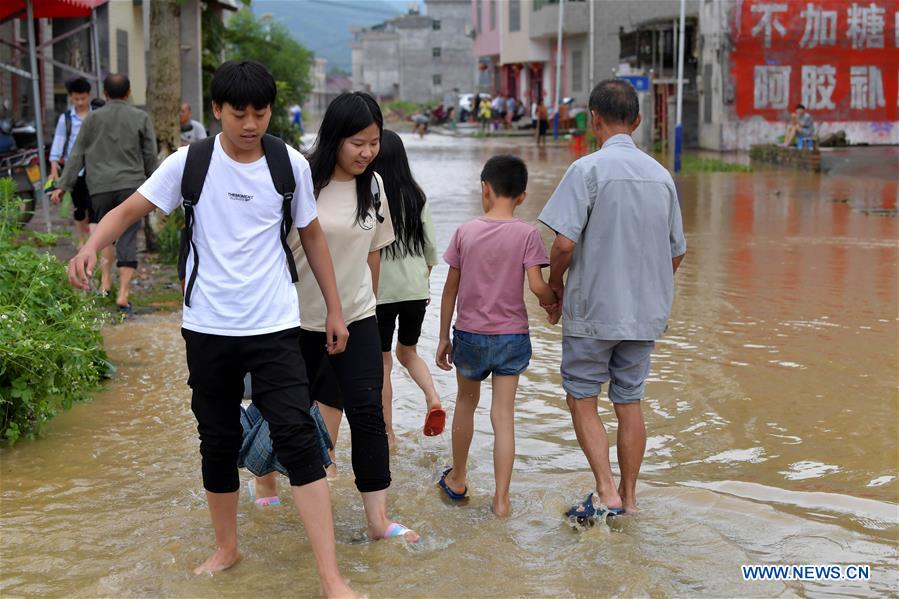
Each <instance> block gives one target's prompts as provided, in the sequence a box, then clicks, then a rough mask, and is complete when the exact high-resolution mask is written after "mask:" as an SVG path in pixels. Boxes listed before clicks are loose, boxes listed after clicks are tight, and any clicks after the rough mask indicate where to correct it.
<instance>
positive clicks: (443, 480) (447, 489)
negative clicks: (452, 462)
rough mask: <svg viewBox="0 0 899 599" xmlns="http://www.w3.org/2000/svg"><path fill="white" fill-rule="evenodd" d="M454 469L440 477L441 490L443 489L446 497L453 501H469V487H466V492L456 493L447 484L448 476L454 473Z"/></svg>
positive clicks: (444, 472) (447, 470)
mask: <svg viewBox="0 0 899 599" xmlns="http://www.w3.org/2000/svg"><path fill="white" fill-rule="evenodd" d="M452 470H453V467H452V466H450V467H449V468H447V469H446V470H444V471H443V476H441V477H440V481H439V482H438V483H437V484H438V485H440V488H441V489H443V491H444V493H446V496H447V497H449V498H450V499H451V500H452V501H462V500H463V499H468V487H465V490H463V491H462V493H456V492H455V491H453V490H452V489H450V487H449V485H448V484H446V475H447V474H449V473H450V472H452Z"/></svg>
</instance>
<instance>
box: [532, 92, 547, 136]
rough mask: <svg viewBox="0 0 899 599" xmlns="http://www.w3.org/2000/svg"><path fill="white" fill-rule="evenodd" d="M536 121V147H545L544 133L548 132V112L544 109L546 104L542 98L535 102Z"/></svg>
mask: <svg viewBox="0 0 899 599" xmlns="http://www.w3.org/2000/svg"><path fill="white" fill-rule="evenodd" d="M535 117H536V120H537V145H538V146H541V145H542V146H545V145H546V132H547V131H549V110H547V109H546V103H545V102H544V101H543V98H540V99H539V100H537V110H536V111H535Z"/></svg>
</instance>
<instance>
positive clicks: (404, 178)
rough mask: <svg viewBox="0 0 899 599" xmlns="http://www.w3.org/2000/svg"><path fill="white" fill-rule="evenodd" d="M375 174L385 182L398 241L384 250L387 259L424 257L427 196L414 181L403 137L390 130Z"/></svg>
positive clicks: (385, 190)
mask: <svg viewBox="0 0 899 599" xmlns="http://www.w3.org/2000/svg"><path fill="white" fill-rule="evenodd" d="M375 170H377V171H378V174H379V175H381V179H382V180H383V181H384V193H386V194H387V202H388V203H389V204H390V218H391V219H392V220H393V233H394V236H395V237H396V241H395V242H394V243H392V244H390V245H388V246H387V247H386V248H384V249H383V250H381V251H382V252H383V253H384V255H385V256H387V257H388V258H402V257H404V256H423V255H424V252H425V230H424V223H422V220H421V211H422V209H423V208H424V206H425V201H426V198H425V192H423V191H422V190H421V187H419V186H418V183H416V182H415V179H414V178H413V177H412V171H411V170H409V160H408V158H406V148H405V147H404V146H403V140H401V139H400V136H399V135H397V134H396V133H394V132H393V131H391V130H389V129H384V131H383V132H381V151H380V152H379V153H378V157H377V158H376V159H375Z"/></svg>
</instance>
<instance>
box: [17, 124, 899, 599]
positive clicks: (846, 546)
mask: <svg viewBox="0 0 899 599" xmlns="http://www.w3.org/2000/svg"><path fill="white" fill-rule="evenodd" d="M405 140H406V143H407V147H408V150H409V154H410V159H411V162H412V166H413V170H414V171H415V174H416V176H417V178H418V180H419V182H420V183H421V185H422V187H423V188H424V189H425V190H426V191H427V193H428V195H429V197H430V200H431V202H432V206H433V208H432V210H433V213H434V220H435V222H436V223H437V241H438V246H439V247H440V249H441V250H443V248H445V246H446V244H447V242H448V241H449V238H450V235H451V234H452V232H453V230H454V229H455V227H456V226H457V225H458V224H460V223H462V222H463V221H465V220H466V219H468V218H471V217H473V216H476V215H477V214H478V213H479V212H480V203H479V196H478V184H477V182H478V173H479V171H480V168H481V165H482V164H483V161H484V160H485V159H486V157H488V156H489V155H491V154H492V153H495V152H500V151H512V152H515V153H518V154H520V155H522V156H523V157H524V158H525V159H526V160H527V161H528V164H529V165H530V169H531V180H530V185H529V196H528V199H527V201H526V203H525V204H524V205H523V206H522V207H521V209H520V215H521V216H522V217H523V218H525V219H528V220H531V221H533V220H535V219H536V216H537V214H538V212H539V210H540V208H541V206H542V204H543V203H544V202H545V201H546V199H547V197H548V195H549V193H550V192H551V191H552V189H553V187H554V186H555V184H556V183H557V182H558V180H559V179H560V177H561V175H562V174H563V173H564V170H565V168H566V166H567V164H568V163H569V161H570V160H571V157H570V155H569V154H568V153H567V151H566V150H564V149H550V150H546V151H541V152H538V151H537V150H535V149H532V148H529V147H520V146H519V147H513V146H504V145H502V142H482V141H475V140H458V139H451V138H445V137H438V136H429V137H428V138H426V139H425V140H419V139H417V138H414V139H413V138H411V137H408V136H406V137H405ZM885 155H886V156H887V157H888V158H889V159H891V160H899V155H897V154H896V152H895V151H893V152H890V151H887V152H886V154H885ZM679 186H680V189H681V195H682V205H683V212H684V219H685V230H686V232H687V238H688V242H689V254H688V256H687V259H686V261H685V262H684V264H683V266H682V268H681V270H680V271H679V272H678V275H677V297H676V301H675V306H674V310H673V313H672V316H671V323H670V328H669V330H668V333H667V335H666V336H665V337H664V338H663V339H662V340H661V341H660V342H659V343H658V347H657V351H656V353H655V355H654V362H653V370H652V375H651V380H650V383H649V385H648V392H647V393H648V395H647V398H646V400H645V402H644V411H645V416H646V421H647V428H648V435H649V441H648V445H647V451H646V459H645V462H644V467H643V474H642V478H641V485H640V487H639V503H640V508H641V512H640V513H639V515H637V516H635V517H628V518H625V519H620V520H618V521H616V522H614V523H612V524H611V526H608V527H606V526H598V527H595V528H593V529H590V530H588V531H586V532H574V531H572V530H571V529H570V528H569V527H568V526H567V525H566V524H565V523H564V521H563V518H562V517H561V513H562V511H563V509H564V508H565V507H566V506H567V505H568V504H569V503H571V502H572V501H574V500H577V499H579V498H580V497H582V495H583V494H584V493H585V492H586V491H587V489H589V488H590V486H591V482H592V477H591V476H590V474H589V471H588V468H587V463H586V460H585V459H584V457H583V455H582V454H581V452H580V450H579V448H578V446H577V442H576V440H575V436H574V432H573V430H572V428H571V424H570V419H569V416H568V414H567V411H566V408H565V403H564V398H563V396H562V394H561V392H560V384H559V374H558V364H559V347H560V340H561V339H560V330H559V329H558V328H553V327H549V326H548V325H546V324H545V323H544V322H542V321H541V319H540V315H539V313H538V312H539V307H538V306H537V303H536V301H535V300H534V299H533V298H529V299H528V306H529V309H530V311H531V325H532V336H533V340H534V358H533V360H532V362H531V366H530V369H529V370H528V371H527V373H526V374H525V375H524V376H523V378H522V385H521V391H520V393H519V398H518V403H517V435H518V439H517V461H516V466H515V474H514V477H513V483H512V492H513V495H512V505H513V512H514V514H513V516H512V517H511V518H509V519H507V520H497V519H496V518H494V517H492V516H491V515H490V512H489V506H490V497H491V493H492V484H493V480H492V465H491V435H490V422H489V409H488V406H489V390H488V389H486V388H485V390H484V392H483V394H482V408H481V409H480V411H479V413H478V417H477V421H476V430H477V434H476V436H475V440H474V445H473V449H472V455H471V467H472V475H471V476H472V478H471V481H470V487H471V500H470V501H469V503H468V504H467V505H465V506H455V505H447V504H446V503H445V502H444V501H443V500H442V497H441V494H440V493H439V492H438V490H437V489H436V487H435V486H434V482H435V480H436V477H437V474H438V473H439V469H440V468H441V467H442V466H443V465H444V464H446V463H447V462H448V460H449V444H448V442H449V440H448V435H444V436H443V437H440V438H437V439H436V440H429V439H425V438H424V437H422V436H421V435H420V433H419V430H420V426H421V423H422V419H423V416H424V412H423V405H424V404H423V400H422V398H421V397H420V395H419V394H418V393H417V391H416V388H415V386H414V383H412V381H411V379H409V377H408V376H406V375H405V373H403V372H400V371H398V370H397V371H395V372H394V381H395V383H394V384H395V388H396V396H397V397H396V400H395V402H394V412H395V416H394V418H395V421H396V428H397V433H398V442H399V447H398V449H397V451H396V452H395V453H394V454H393V456H392V464H391V465H392V471H393V478H394V484H393V487H392V492H391V506H392V511H393V513H394V514H395V515H396V517H397V518H398V519H399V520H400V521H402V522H404V523H405V524H407V525H409V526H413V527H415V528H416V529H417V530H418V531H419V532H420V533H421V534H422V535H423V540H422V541H421V542H420V543H419V544H417V545H415V546H412V545H403V544H402V543H401V542H379V543H370V542H365V541H364V535H363V529H364V516H363V512H362V506H361V502H360V500H359V497H358V495H357V494H356V493H355V491H354V487H353V484H352V476H351V473H350V471H349V451H348V449H349V448H348V445H347V439H348V435H346V434H345V432H346V431H344V435H343V438H342V439H341V444H340V448H339V451H338V463H339V464H340V465H341V466H342V470H341V476H340V477H339V478H338V480H337V481H336V482H335V483H334V484H333V486H332V491H333V504H334V513H335V521H336V533H337V539H338V556H339V559H340V564H341V567H342V569H343V571H344V573H345V574H346V576H347V577H349V579H350V580H351V582H352V584H353V585H354V586H355V587H356V588H357V589H359V590H361V591H364V592H366V593H368V594H369V595H370V596H371V597H400V596H415V597H437V596H473V597H474V596H478V597H488V596H489V597H520V596H537V595H546V596H563V597H564V596H583V597H593V596H608V595H617V596H633V595H641V596H645V595H653V596H716V597H724V596H728V597H730V596H792V595H798V596H828V595H833V596H844V595H854V596H873V595H878V596H879V595H884V594H892V595H895V594H896V593H899V583H897V577H899V571H897V563H899V559H897V558H899V552H897V549H899V543H897V532H899V523H897V520H899V508H897V505H899V499H897V492H899V482H897V480H896V476H897V461H899V457H897V399H899V397H897V328H899V325H897V252H899V241H897V239H899V220H897V219H896V218H891V217H889V216H888V214H889V213H890V210H893V211H895V208H896V201H897V194H899V191H897V182H896V181H895V179H893V180H890V179H889V178H876V177H871V176H866V177H864V178H862V177H856V178H852V177H850V176H845V175H839V176H836V175H831V176H816V175H809V174H796V173H791V172H784V171H771V172H756V173H749V174H743V173H739V174H733V173H721V174H714V173H713V174H701V175H692V176H685V177H682V178H681V179H680V181H679ZM872 209H878V210H872ZM880 209H882V210H880ZM885 214H886V215H887V216H884V215H885ZM545 238H546V240H547V242H549V240H550V236H549V234H548V233H546V235H545ZM445 274H446V269H445V267H438V268H436V269H435V272H434V276H433V280H432V297H433V298H435V299H436V298H438V297H439V294H440V291H441V289H442V279H443V278H444V277H445ZM437 303H438V302H436V301H435V303H434V304H433V307H432V308H431V309H430V311H429V313H428V316H427V320H426V323H425V326H424V334H423V337H422V340H421V344H420V351H421V353H422V354H423V355H424V356H425V357H426V359H427V360H428V362H429V363H432V362H433V353H434V351H435V349H436V335H437V324H438V313H437V312H438V310H437ZM178 327H179V315H178V314H170V315H148V316H139V317H137V318H135V319H134V320H133V322H131V323H129V324H127V325H126V326H116V327H111V328H109V329H108V330H107V331H106V344H107V348H108V350H109V353H110V355H111V357H112V359H113V360H114V361H115V362H116V363H117V365H118V366H119V374H118V376H117V378H116V379H115V380H114V381H113V382H111V383H110V384H109V385H108V386H107V387H106V388H105V389H104V390H103V391H102V392H100V393H98V394H97V396H96V398H95V400H94V401H93V402H92V403H89V404H84V405H79V406H77V407H75V408H74V409H73V410H71V411H70V412H68V413H65V414H62V415H60V416H59V417H58V418H56V419H55V420H54V421H53V422H52V423H51V424H50V426H49V428H48V432H47V434H46V436H45V437H44V438H42V439H40V440H39V441H37V442H24V443H20V444H19V445H17V446H16V447H14V448H12V449H4V450H2V451H0V459H2V479H0V482H2V485H0V486H2V492H0V499H2V508H0V526H2V528H0V535H2V543H0V564H2V567H0V593H2V594H3V596H4V597H17V596H29V597H33V596H54V597H58V596H71V597H121V596H154V597H155V596H179V597H181V596H195V597H213V596H260V597H265V596H270V597H286V596H315V595H316V594H317V591H318V585H317V582H316V576H315V569H314V565H313V563H312V557H311V554H310V550H309V546H308V543H307V541H306V538H305V534H304V532H303V529H302V526H301V525H300V524H299V522H298V520H297V519H296V518H295V517H294V516H293V514H292V512H291V510H290V509H289V505H288V506H286V507H283V508H280V509H265V510H260V509H256V508H255V507H254V506H253V504H252V503H251V502H250V501H249V499H248V498H247V496H246V495H245V494H243V495H242V497H241V502H240V516H239V518H240V522H239V525H240V537H241V543H242V547H241V549H242V553H243V556H244V561H243V562H242V563H241V564H239V565H238V566H237V567H236V568H234V569H232V570H230V571H228V572H224V573H221V574H218V575H216V576H210V577H201V578H195V577H193V576H192V575H190V573H189V572H190V567H191V566H192V565H195V564H196V563H197V562H199V561H201V560H202V558H204V557H205V555H206V553H207V552H208V551H209V550H210V548H211V544H212V536H211V531H210V527H209V524H208V515H207V511H206V505H205V500H204V496H203V493H202V489H201V485H200V479H199V456H198V453H197V446H198V442H197V440H196V433H195V423H194V420H193V417H192V415H191V412H190V408H189V391H188V388H187V387H186V386H185V384H184V382H185V379H186V374H187V373H186V368H185V364H184V357H183V342H182V340H181V337H180V334H179V329H178ZM433 371H434V374H435V377H436V381H437V385H438V388H439V390H440V392H441V394H442V395H443V396H444V397H446V398H447V403H448V407H450V408H451V407H452V400H451V398H452V394H453V390H454V378H453V377H454V375H452V374H444V373H442V372H439V371H438V370H437V369H436V367H435V368H433ZM600 409H601V413H602V415H603V416H604V417H606V418H607V425H608V426H609V429H610V432H611V434H612V435H613V436H614V431H615V420H614V416H613V414H612V412H611V410H610V406H609V404H608V402H607V401H606V400H602V401H601V402H600ZM613 459H614V449H613ZM242 476H243V478H246V474H245V473H244V474H242ZM281 485H282V486H281V488H282V497H283V498H285V499H287V493H286V492H284V490H285V489H286V486H285V484H284V482H283V481H282V482H281ZM287 503H288V504H289V501H287ZM763 563H775V564H776V563H784V564H840V565H847V564H868V565H870V569H871V579H870V580H869V581H863V582H849V581H842V582H797V581H793V582H747V581H744V580H743V578H742V575H741V571H740V566H741V564H763Z"/></svg>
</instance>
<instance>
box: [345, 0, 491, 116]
mask: <svg viewBox="0 0 899 599" xmlns="http://www.w3.org/2000/svg"><path fill="white" fill-rule="evenodd" d="M468 2H469V0H426V1H425V9H426V12H427V14H426V15H423V14H419V13H418V12H417V11H416V10H415V9H412V10H411V11H410V12H409V14H406V15H402V16H399V17H395V18H393V19H389V20H387V21H385V22H383V23H380V24H378V25H374V26H372V27H364V28H359V29H355V30H354V36H355V39H354V42H353V54H352V56H353V82H354V84H355V85H356V87H358V88H359V89H363V90H366V91H369V92H370V93H372V94H375V95H376V96H378V97H379V98H382V99H401V100H406V101H410V102H429V101H432V100H438V99H442V98H443V97H444V95H445V94H446V93H447V92H450V91H452V90H453V89H458V90H459V91H461V92H464V91H467V90H470V89H471V87H472V85H473V84H474V73H475V65H474V61H473V60H472V52H471V48H472V40H471V37H470V36H469V35H467V31H468V29H469V14H468Z"/></svg>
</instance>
